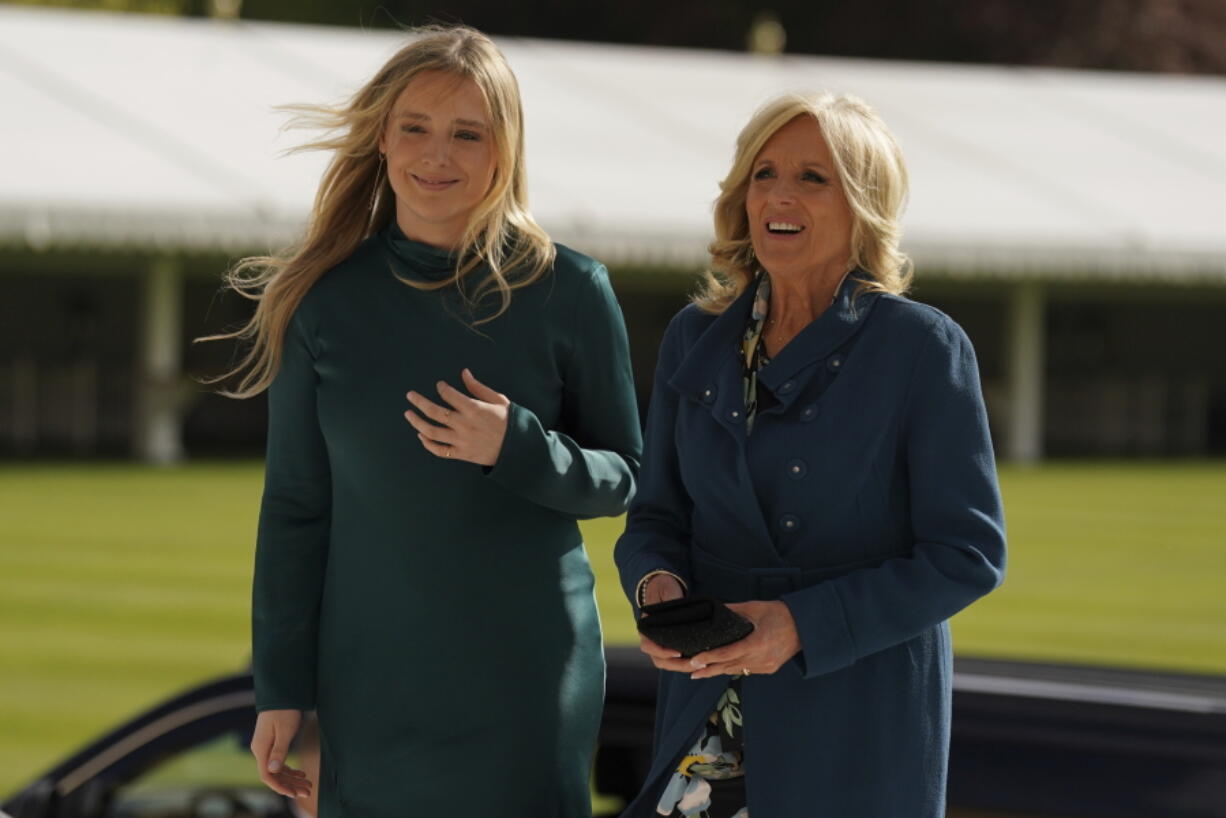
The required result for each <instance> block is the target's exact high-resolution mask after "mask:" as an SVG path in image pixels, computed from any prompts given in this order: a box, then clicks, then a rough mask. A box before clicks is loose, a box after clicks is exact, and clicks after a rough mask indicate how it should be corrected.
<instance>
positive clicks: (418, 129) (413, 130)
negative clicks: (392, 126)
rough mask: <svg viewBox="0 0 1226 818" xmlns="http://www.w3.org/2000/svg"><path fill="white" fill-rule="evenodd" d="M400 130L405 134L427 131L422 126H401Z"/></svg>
mask: <svg viewBox="0 0 1226 818" xmlns="http://www.w3.org/2000/svg"><path fill="white" fill-rule="evenodd" d="M400 130H402V131H404V132H405V133H425V132H426V129H425V128H423V127H422V126H420V125H401V126H400Z"/></svg>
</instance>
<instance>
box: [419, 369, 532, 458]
mask: <svg viewBox="0 0 1226 818" xmlns="http://www.w3.org/2000/svg"><path fill="white" fill-rule="evenodd" d="M461 377H462V378H463V380H464V385H465V386H466V387H468V391H469V392H471V393H472V395H473V397H469V396H468V395H465V394H464V393H463V392H461V391H460V390H458V389H456V388H455V387H453V386H452V385H451V384H449V383H447V382H446V381H439V382H438V384H437V386H438V394H439V397H440V398H442V399H443V401H444V402H445V403H446V405H445V406H440V405H439V404H437V403H435V402H434V401H431V400H429V399H428V398H426V396H424V395H422V394H420V393H418V392H410V393H409V394H408V398H409V403H411V404H413V408H414V409H416V410H417V411H416V412H414V411H413V409H408V410H406V411H405V413H404V416H405V418H406V419H408V421H409V423H411V424H413V428H414V429H416V430H417V438H418V440H420V441H421V445H422V446H424V447H425V448H426V451H428V452H430V454H433V455H435V456H437V457H444V458H451V459H452V460H466V461H468V462H469V463H476V464H478V465H480V466H492V465H494V464H495V463H497V462H498V454H499V453H500V452H501V451H502V441H503V439H504V438H506V436H507V416H508V414H509V413H510V406H511V401H510V400H508V399H507V396H506V395H503V394H501V393H499V392H495V391H494V390H493V389H490V388H489V387H488V386H486V385H485V384H483V383H481V382H480V381H479V380H477V379H476V378H475V377H473V373H472V372H469V371H468V370H467V369H465V370H464V372H463V373H461ZM431 421H433V422H431Z"/></svg>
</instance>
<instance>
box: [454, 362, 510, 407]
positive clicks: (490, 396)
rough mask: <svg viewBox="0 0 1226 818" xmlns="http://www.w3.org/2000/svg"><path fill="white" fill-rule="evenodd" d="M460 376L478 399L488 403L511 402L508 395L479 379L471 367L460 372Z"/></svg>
mask: <svg viewBox="0 0 1226 818" xmlns="http://www.w3.org/2000/svg"><path fill="white" fill-rule="evenodd" d="M460 377H461V378H462V379H463V380H464V386H466V387H468V391H469V392H471V393H472V394H473V397H475V398H477V399H478V400H483V401H485V402H486V403H510V401H508V400H507V396H506V395H504V394H502V393H501V392H495V391H494V390H493V389H490V388H489V387H488V386H486V385H485V384H483V383H481V381H479V380H477V376H476V375H474V374H473V373H472V370H471V369H468V368H465V369H464V371H463V372H461V373H460Z"/></svg>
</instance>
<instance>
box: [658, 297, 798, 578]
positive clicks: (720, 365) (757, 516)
mask: <svg viewBox="0 0 1226 818" xmlns="http://www.w3.org/2000/svg"><path fill="white" fill-rule="evenodd" d="M753 290H754V288H753V287H749V288H747V290H746V292H744V293H742V294H741V296H740V297H739V298H738V299H737V300H736V301H733V302H732V304H731V305H729V307H728V309H726V310H724V311H723V312H722V313H721V314H720V315H718V316H716V317H715V318H714V319H712V321H711V323H710V324H708V325H707V327H706V329H705V330H703V332H702V334H701V335H699V336H698V338H697V339H695V341H694V343H693V345H692V346H691V347H690V348H689V351H688V352H687V353H686V355H685V357H684V358H683V359H682V360H681V364H680V365H679V366H678V367H677V369H676V371H674V372H673V376H672V377H671V378H670V379H669V386H671V387H672V388H673V389H675V390H677V392H678V393H679V394H680V395H681V396H682V397H683V398H688V399H689V400H690V401H693V402H694V403H696V404H698V405H699V406H700V407H702V411H705V412H707V413H709V414H710V415H711V417H712V419H713V420H714V421H715V422H716V423H717V424H718V425H719V426H721V427H723V429H724V430H726V431H727V432H728V434H730V435H731V436H732V438H733V441H734V445H735V447H736V464H737V467H736V468H737V480H736V482H737V485H738V486H739V491H738V492H737V496H736V497H730V498H728V502H729V504H730V505H733V504H734V507H735V508H737V509H739V510H740V512H739V513H740V516H741V517H742V519H744V520H745V522H746V524H747V525H748V526H749V527H750V529H751V530H752V531H753V532H754V533H755V534H756V536H755V537H754V541H753V542H752V543H746V548H747V552H746V555H745V559H746V562H747V564H749V565H764V564H765V565H782V564H783V562H782V558H781V557H780V556H779V552H778V550H777V549H776V548H775V543H774V540H773V539H772V537H771V534H770V528H769V527H768V526H767V524H766V518H765V517H763V516H762V506H761V505H760V504H759V503H758V497H757V495H756V494H755V493H754V489H753V478H752V476H751V475H750V473H749V461H748V458H747V457H746V453H745V444H746V435H745V393H744V381H743V377H744V367H743V365H742V361H741V338H742V335H743V334H744V332H745V324H746V321H747V320H748V318H749V311H750V309H751V308H752V303H753Z"/></svg>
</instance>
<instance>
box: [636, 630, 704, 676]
mask: <svg viewBox="0 0 1226 818" xmlns="http://www.w3.org/2000/svg"><path fill="white" fill-rule="evenodd" d="M639 650H641V651H643V653H645V654H647V656H648V657H649V658H650V659H651V663H652V664H653V665H655V666H656V667H657V668H659V669H660V670H671V671H672V672H674V673H689V672H690V671H692V670H693V668H692V667H690V660H689V659H686V658H685V657H683V656H682V655H681V653H680V652H679V651H675V650H669V649H668V648H664V647H660V646H659V645H657V644H656V643H655V642H653V641H651V640H650V639H648V638H647V637H646V636H642V635H640V636H639Z"/></svg>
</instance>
